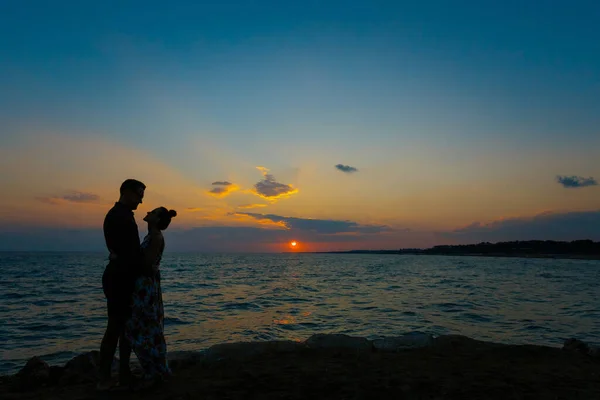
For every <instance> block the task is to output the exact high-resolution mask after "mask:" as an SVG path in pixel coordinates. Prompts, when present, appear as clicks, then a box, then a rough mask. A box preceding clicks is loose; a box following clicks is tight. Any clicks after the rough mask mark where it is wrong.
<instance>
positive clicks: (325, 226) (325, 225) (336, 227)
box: [235, 212, 390, 234]
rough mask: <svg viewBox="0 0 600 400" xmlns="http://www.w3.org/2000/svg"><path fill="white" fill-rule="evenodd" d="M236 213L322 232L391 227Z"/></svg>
mask: <svg viewBox="0 0 600 400" xmlns="http://www.w3.org/2000/svg"><path fill="white" fill-rule="evenodd" d="M235 214H236V215H245V216H248V217H251V218H254V219H256V220H258V221H264V220H266V221H271V222H274V223H277V224H281V226H284V227H285V228H287V229H294V230H300V231H311V232H315V233H320V234H341V233H361V234H371V233H381V232H385V231H389V230H390V228H389V227H387V226H384V225H361V224H358V223H356V222H353V221H339V220H329V219H309V218H297V217H283V216H280V215H274V214H257V213H244V212H238V213H235Z"/></svg>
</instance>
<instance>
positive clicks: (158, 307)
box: [125, 235, 171, 380]
mask: <svg viewBox="0 0 600 400" xmlns="http://www.w3.org/2000/svg"><path fill="white" fill-rule="evenodd" d="M150 240H151V239H150V237H149V236H148V235H147V236H146V237H145V238H144V241H143V242H142V248H143V249H144V248H147V247H148V246H149V245H150ZM161 258H162V249H161V251H160V253H159V255H158V257H157V259H156V260H154V262H153V263H152V270H153V274H152V276H143V277H140V278H138V279H137V280H136V282H135V288H134V292H133V296H132V315H131V318H130V319H129V320H128V321H127V324H126V326H125V335H126V338H127V339H128V340H129V342H130V343H131V347H132V349H133V351H134V352H135V355H136V356H137V358H138V359H139V360H140V364H141V365H142V368H143V369H144V378H145V379H148V380H163V379H165V378H168V377H169V376H171V370H170V368H169V365H168V362H167V343H166V341H165V335H164V308H163V301H162V291H161V287H160V270H159V267H160V260H161Z"/></svg>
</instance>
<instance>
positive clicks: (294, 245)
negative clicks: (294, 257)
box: [290, 240, 298, 249]
mask: <svg viewBox="0 0 600 400" xmlns="http://www.w3.org/2000/svg"><path fill="white" fill-rule="evenodd" d="M290 246H292V249H295V248H296V247H298V242H296V241H295V240H293V241H291V242H290Z"/></svg>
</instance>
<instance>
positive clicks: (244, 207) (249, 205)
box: [238, 204, 267, 209]
mask: <svg viewBox="0 0 600 400" xmlns="http://www.w3.org/2000/svg"><path fill="white" fill-rule="evenodd" d="M261 207H267V204H242V205H241V206H238V208H241V209H250V208H261Z"/></svg>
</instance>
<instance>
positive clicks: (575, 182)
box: [556, 175, 598, 189]
mask: <svg viewBox="0 0 600 400" xmlns="http://www.w3.org/2000/svg"><path fill="white" fill-rule="evenodd" d="M556 182H558V183H559V184H561V185H563V187H565V188H567V189H575V188H583V187H586V186H596V185H598V181H596V179H594V178H592V177H589V178H584V177H583V176H575V175H572V176H562V175H558V176H557V177H556Z"/></svg>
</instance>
